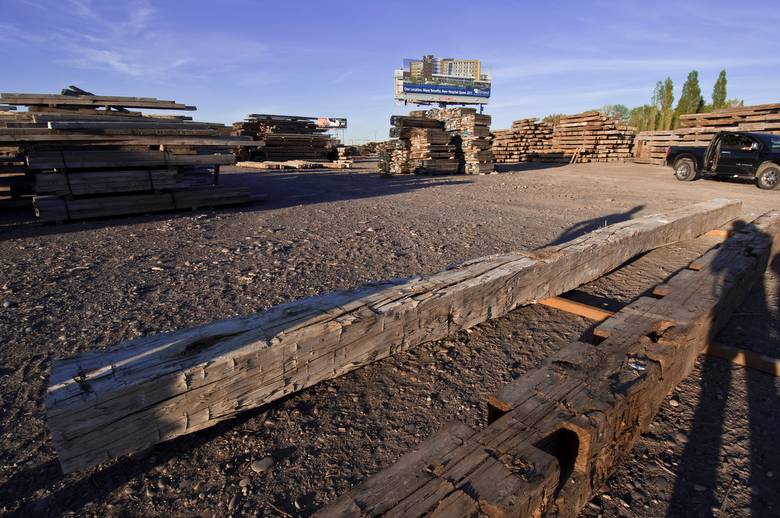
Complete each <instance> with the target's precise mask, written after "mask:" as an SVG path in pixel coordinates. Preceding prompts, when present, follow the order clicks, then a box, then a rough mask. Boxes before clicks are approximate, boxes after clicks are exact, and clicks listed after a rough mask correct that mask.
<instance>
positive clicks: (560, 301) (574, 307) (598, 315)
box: [539, 297, 615, 322]
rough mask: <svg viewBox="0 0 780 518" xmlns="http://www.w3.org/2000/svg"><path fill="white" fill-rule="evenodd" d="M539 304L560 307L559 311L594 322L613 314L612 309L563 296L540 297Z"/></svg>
mask: <svg viewBox="0 0 780 518" xmlns="http://www.w3.org/2000/svg"><path fill="white" fill-rule="evenodd" d="M539 304H541V305H543V306H547V307H550V308H554V309H560V310H561V311H566V312H567V313H572V314H574V315H579V316H581V317H585V318H587V319H590V320H594V321H596V322H601V321H603V320H606V319H608V318H609V317H611V316H612V315H614V314H615V312H614V311H607V310H605V309H601V308H595V307H593V306H589V305H587V304H583V303H581V302H576V301H574V300H569V299H565V298H563V297H550V298H547V299H542V300H540V301H539Z"/></svg>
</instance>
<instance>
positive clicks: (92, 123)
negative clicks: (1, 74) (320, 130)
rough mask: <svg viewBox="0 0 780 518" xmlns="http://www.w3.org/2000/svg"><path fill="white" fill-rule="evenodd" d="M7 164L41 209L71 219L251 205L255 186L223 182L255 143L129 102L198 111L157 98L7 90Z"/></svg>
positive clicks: (2, 143)
mask: <svg viewBox="0 0 780 518" xmlns="http://www.w3.org/2000/svg"><path fill="white" fill-rule="evenodd" d="M0 103H4V104H7V105H11V106H26V107H27V111H15V110H0V153H1V154H2V155H3V156H2V158H0V164H2V165H1V166H0V167H1V168H2V171H3V172H5V173H6V174H10V173H12V172H13V173H14V174H18V173H17V171H18V172H20V173H22V174H24V178H25V180H26V181H27V184H28V189H29V191H30V193H31V194H32V202H33V205H34V207H35V210H36V215H37V216H38V217H39V218H40V219H41V220H47V221H65V220H69V219H82V218H91V217H102V216H114V215H122V214H135V213H145V212H154V211H163V210H174V209H181V208H192V207H198V206H215V205H228V204H234V203H244V202H247V201H250V200H251V199H252V197H251V194H250V192H249V191H248V190H247V189H244V188H240V189H236V188H224V187H217V186H216V183H217V179H218V174H219V168H220V166H222V165H230V164H233V163H234V162H235V156H234V154H233V152H232V149H233V148H234V147H237V146H246V145H248V146H253V145H255V144H254V142H252V141H251V139H248V138H246V137H231V136H230V128H229V127H227V126H225V125H222V124H214V123H201V122H191V118H190V117H186V116H165V115H152V116H149V115H144V114H142V113H141V112H139V111H131V110H129V109H128V108H148V109H154V110H194V109H195V107H192V106H186V105H184V104H179V103H177V102H175V101H165V100H160V99H155V98H150V97H115V96H96V95H93V94H91V93H89V92H85V91H84V90H81V89H78V88H76V87H69V88H68V89H65V90H63V91H62V93H61V94H59V95H56V94H16V93H2V94H0Z"/></svg>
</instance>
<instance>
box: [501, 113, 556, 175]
mask: <svg viewBox="0 0 780 518" xmlns="http://www.w3.org/2000/svg"><path fill="white" fill-rule="evenodd" d="M552 132H553V125H552V123H550V122H546V121H539V120H538V119H536V118H529V119H519V120H516V121H514V122H513V123H512V127H511V128H510V129H501V130H495V131H493V141H492V146H491V147H492V151H493V157H494V159H495V161H496V163H500V164H506V163H517V162H530V161H532V160H534V159H535V158H536V156H537V155H538V154H540V153H549V152H550V146H551V141H550V139H551V138H552Z"/></svg>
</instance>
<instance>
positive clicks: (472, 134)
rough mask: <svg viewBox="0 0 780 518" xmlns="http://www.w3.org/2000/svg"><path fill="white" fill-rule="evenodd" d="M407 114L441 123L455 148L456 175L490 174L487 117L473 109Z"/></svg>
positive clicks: (460, 108)
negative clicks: (457, 173)
mask: <svg viewBox="0 0 780 518" xmlns="http://www.w3.org/2000/svg"><path fill="white" fill-rule="evenodd" d="M410 115H413V116H414V115H416V116H423V117H428V118H431V119H436V120H440V121H443V122H444V129H445V131H447V133H448V134H449V136H450V142H449V143H450V144H451V145H453V146H455V158H456V159H457V160H458V172H459V173H465V174H484V173H490V172H492V171H493V153H492V152H491V150H490V122H491V118H490V115H483V114H480V113H477V110H476V109H474V108H463V107H454V108H434V109H432V110H419V111H413V112H411V113H410Z"/></svg>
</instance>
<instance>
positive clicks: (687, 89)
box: [674, 70, 704, 117]
mask: <svg viewBox="0 0 780 518" xmlns="http://www.w3.org/2000/svg"><path fill="white" fill-rule="evenodd" d="M703 107H704V98H703V97H702V96H701V87H700V86H699V73H698V72H697V71H695V70H691V72H690V73H689V74H688V78H687V79H686V80H685V83H684V84H683V88H682V94H681V95H680V100H679V101H677V109H676V110H675V113H674V114H675V117H679V116H680V115H685V114H687V113H699V112H701V110H702V108H703Z"/></svg>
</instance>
